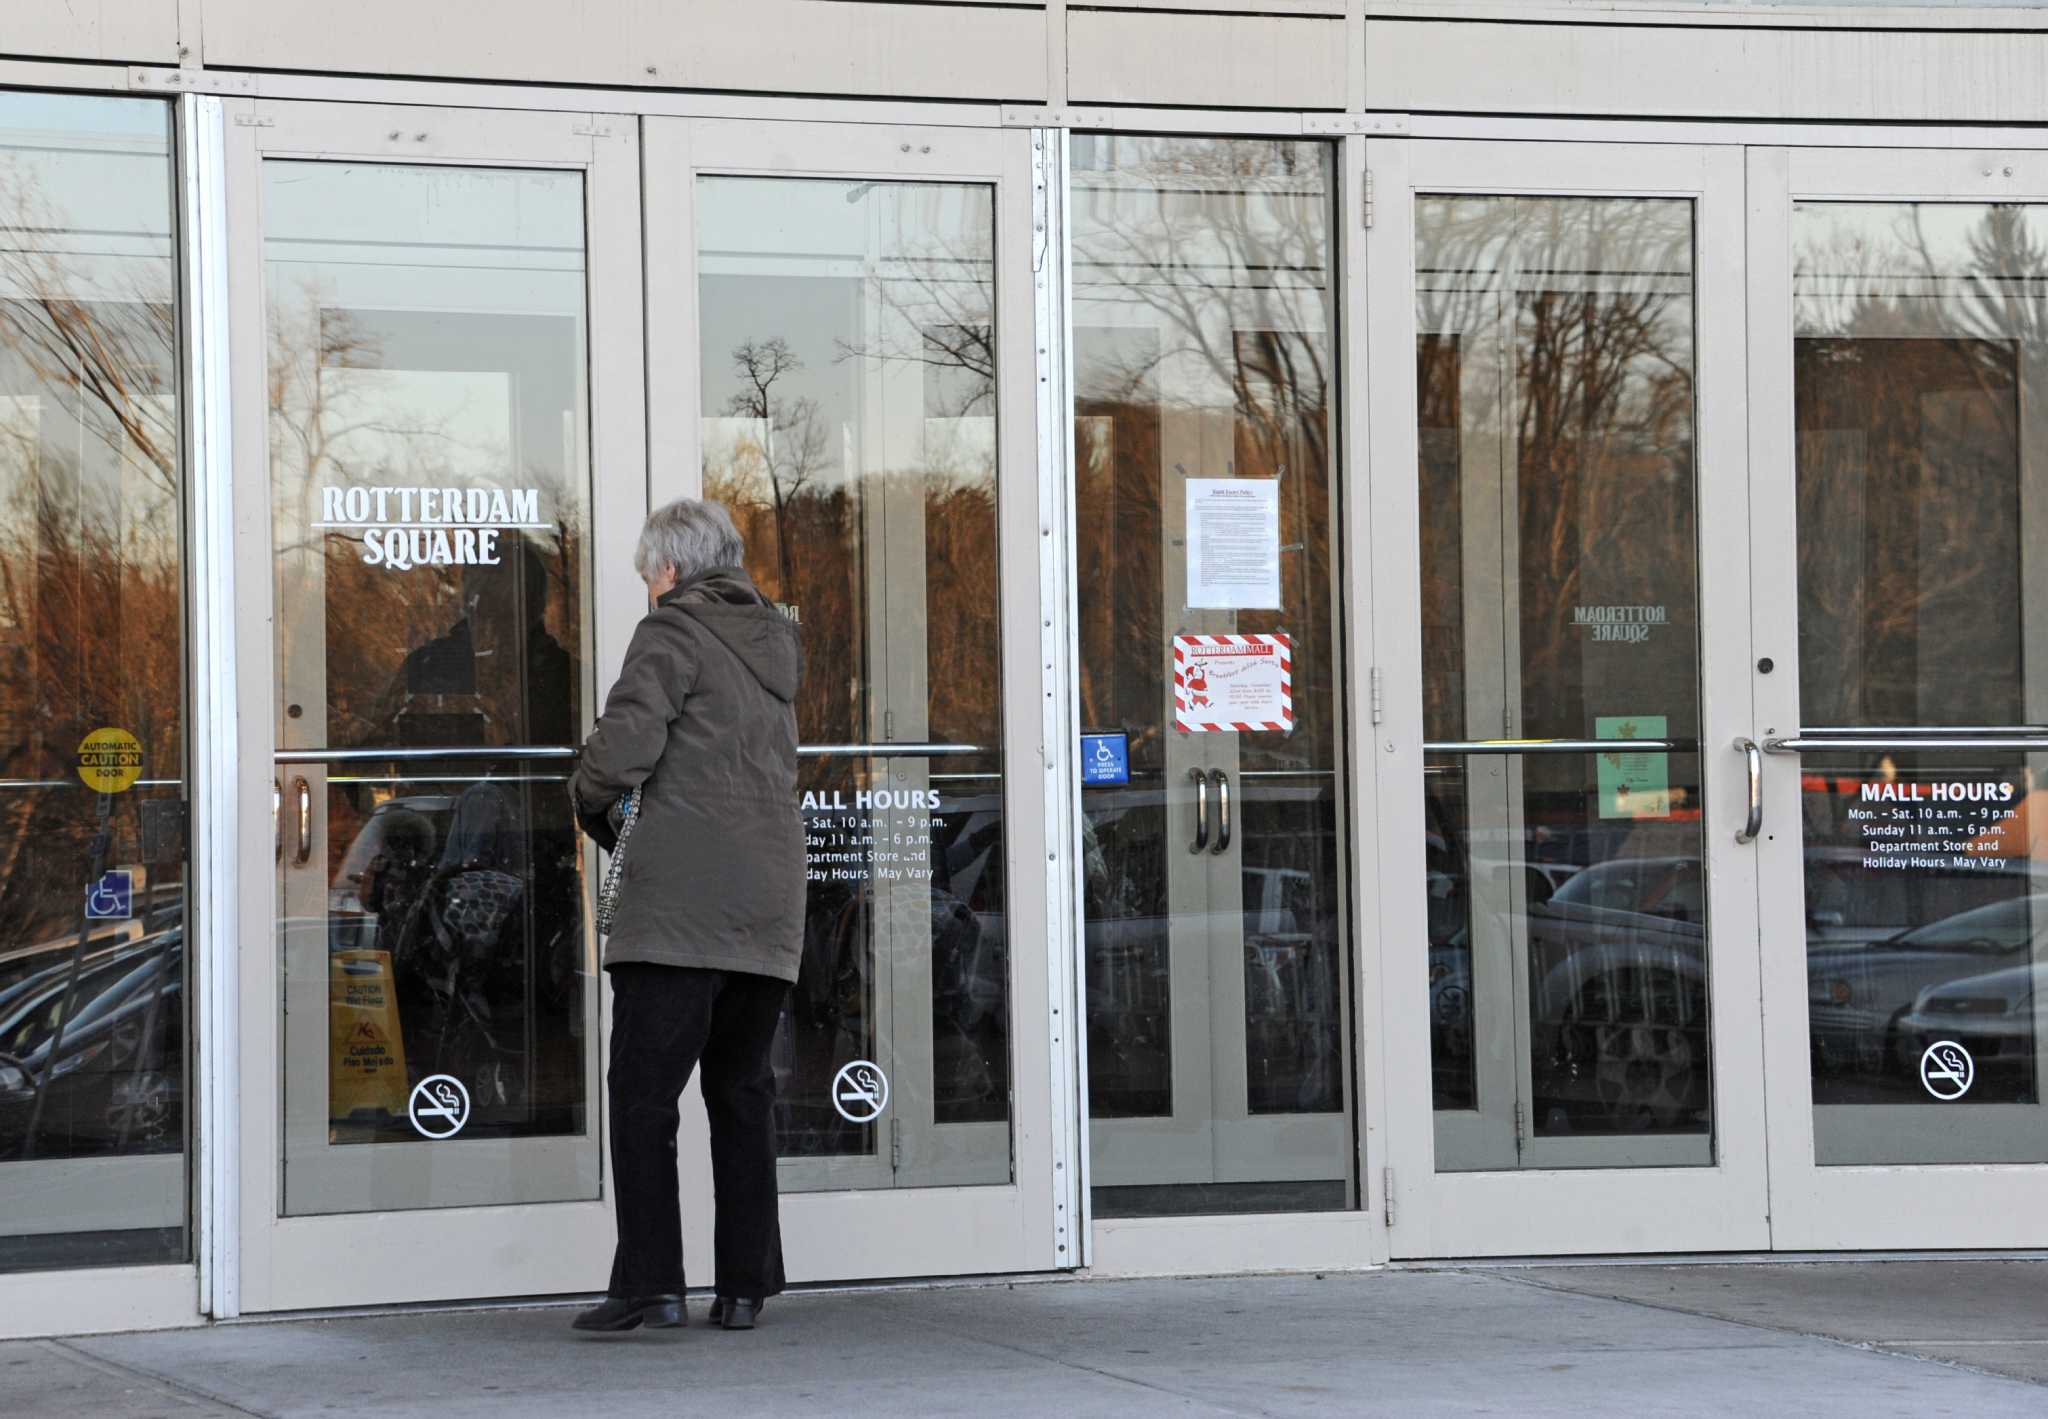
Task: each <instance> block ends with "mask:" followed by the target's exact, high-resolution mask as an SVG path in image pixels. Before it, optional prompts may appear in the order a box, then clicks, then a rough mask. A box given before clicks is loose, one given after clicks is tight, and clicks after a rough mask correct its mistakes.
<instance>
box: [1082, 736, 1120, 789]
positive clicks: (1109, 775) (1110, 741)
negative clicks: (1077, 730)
mask: <svg viewBox="0 0 2048 1419" xmlns="http://www.w3.org/2000/svg"><path fill="white" fill-rule="evenodd" d="M1130 781H1131V743H1130V739H1129V738H1128V737H1127V736H1125V735H1122V734H1084V735H1082V736H1081V782H1082V783H1084V784H1109V783H1114V784H1125V783H1129V782H1130Z"/></svg>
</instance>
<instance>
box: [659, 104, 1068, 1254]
mask: <svg viewBox="0 0 2048 1419" xmlns="http://www.w3.org/2000/svg"><path fill="white" fill-rule="evenodd" d="M644 149H645V169H646V192H645V202H646V222H647V246H648V250H649V252H650V253H652V254H654V255H655V257H656V258H657V259H655V260H653V261H651V262H650V264H649V267H648V271H647V302H648V331H647V334H648V339H647V351H648V369H647V377H648V386H649V389H650V390H651V391H654V393H655V397H652V398H650V400H649V406H648V414H649V429H648V433H649V449H650V458H651V463H650V484H651V487H650V497H651V499H652V501H653V502H654V503H655V504H657V505H658V504H660V503H663V502H666V501H668V500H669V499H671V498H675V497H685V496H696V495H697V494H699V493H700V492H701V489H702V476H703V456H702V450H701V438H700V429H701V410H700V408H699V404H700V402H701V398H702V395H701V390H702V383H701V370H700V367H699V360H700V355H699V338H700V335H699V330H700V327H699V321H698V272H697V242H696V231H697V224H696V184H697V179H698V177H699V176H734V177H762V178H806V177H809V178H822V179H840V180H844V179H852V180H855V181H873V182H889V181H917V182H961V183H973V184H980V185H986V186H990V187H993V188H994V189H995V263H996V270H997V276H996V311H997V315H996V320H997V328H998V332H999V333H998V337H997V338H998V341H999V349H1000V355H999V369H998V375H997V431H996V437H997V447H998V457H999V465H998V466H999V470H1000V471H999V474H998V483H997V488H998V493H997V498H998V513H997V516H998V524H999V533H998V535H999V539H1000V547H1001V554H1002V557H1003V602H1004V604H1003V607H1002V627H1003V629H1002V636H1003V648H1002V656H1003V675H1004V695H1003V703H1004V710H1005V713H1004V717H1003V739H1004V759H1003V763H1004V780H1005V782H1004V793H1005V797H1006V803H1005V810H1004V812H1005V830H1004V835H1005V845H1006V852H1007V854H1008V858H1007V864H1008V871H1009V875H1008V877H1007V878H1006V883H1007V900H1006V904H1005V906H1006V915H1007V920H1008V930H1009V942H1010V972H1011V979H1010V999H1009V1019H1010V1048H1011V1100H1010V1121H1009V1127H1010V1132H1011V1147H1012V1160H1013V1163H1012V1176H1011V1180H1010V1181H1009V1182H1008V1183H1007V1184H993V1185H988V1186H913V1187H901V1188H890V1187H883V1188H873V1189H868V1190H864V1191H832V1192H802V1193H786V1194H785V1195H784V1197H783V1200H782V1225H783V1236H784V1245H785V1250H786V1252H787V1253H788V1256H789V1258H790V1272H791V1276H792V1279H797V1278H801V1279H805V1280H836V1279H842V1278H869V1277H885V1276H920V1275H927V1276H928V1275H945V1274H956V1273H962V1272H991V1271H1040V1270H1051V1269H1056V1268H1061V1267H1071V1266H1075V1265H1077V1264H1079V1257H1078V1255H1077V1254H1076V1252H1077V1248H1076V1247H1075V1246H1074V1245H1073V1242H1072V1236H1071V1231H1072V1227H1071V1222H1070V1219H1071V1218H1072V1217H1073V1216H1074V1215H1075V1214H1074V1203H1073V1191H1072V1184H1071V1181H1070V1180H1071V1179H1072V1178H1073V1177H1074V1176H1075V1173H1076V1168H1075V1165H1074V1162H1073V1159H1074V1147H1073V1138H1074V1127H1075V1125H1074V1109H1073V1099H1072V1096H1071V1093H1070V1089H1069V1085H1068V1073H1067V1071H1068V1069H1069V1068H1070V1065H1069V1061H1068V1058H1067V1054H1066V1052H1067V1049H1068V1048H1069V1046H1068V1044H1067V1041H1066V1038H1065V1037H1066V1035H1067V1031H1065V1030H1064V1029H1062V1028H1061V1025H1060V1022H1061V1020H1062V1019H1064V1018H1071V1016H1063V1015H1062V1014H1061V1013H1060V1012H1061V1011H1062V1010H1063V1009H1066V1008H1068V1007H1067V1002H1068V1001H1069V1000H1071V998H1072V997H1071V993H1070V992H1071V986H1070V984H1069V982H1068V979H1067V959H1066V956H1065V953H1064V951H1063V950H1062V949H1061V947H1060V939H1061V938H1060V936H1059V934H1058V928H1059V925H1060V922H1061V917H1062V913H1061V912H1060V910H1059V909H1058V906H1057V904H1058V903H1059V902H1061V901H1062V900H1064V897H1065V893H1066V892H1067V891H1068V890H1070V888H1068V887H1067V886H1066V885H1065V882H1066V880H1067V875H1068V873H1069V872H1070V870H1071V868H1070V861H1071V859H1070V858H1069V857H1068V856H1067V855H1066V854H1063V853H1062V852H1061V851H1060V847H1061V843H1062V839H1063V837H1064V836H1065V835H1064V833H1063V831H1062V825H1064V823H1065V822H1066V813H1067V811H1068V810H1067V806H1066V801H1065V790H1064V779H1065V776H1066V774H1067V773H1069V772H1071V771H1072V765H1073V759H1072V748H1071V746H1070V745H1069V744H1068V743H1067V736H1066V734H1065V730H1064V723H1065V711H1064V706H1063V696H1061V695H1060V694H1057V693H1055V690H1054V686H1055V685H1056V684H1057V683H1058V680H1059V677H1060V676H1061V675H1062V673H1063V668H1062V657H1063V655H1064V652H1061V653H1060V654H1055V653H1054V651H1053V649H1052V647H1053V644H1054V637H1055V636H1058V635H1061V634H1063V633H1064V629H1065V625H1066V615H1065V610H1064V602H1065V599H1066V597H1065V586H1064V582H1063V580H1062V576H1063V573H1062V567H1063V565H1064V564H1063V562H1062V561H1061V556H1062V555H1063V552H1064V547H1063V545H1062V544H1063V538H1058V537H1055V535H1054V533H1055V526H1056V524H1055V513H1054V508H1055V507H1057V504H1048V502H1047V498H1048V495H1049V494H1048V489H1047V486H1046V485H1047V481H1048V479H1047V475H1046V463H1045V458H1044V452H1043V424H1044V419H1045V415H1044V401H1045V400H1046V399H1047V398H1049V397H1050V394H1051V391H1052V389H1053V381H1052V379H1051V377H1050V376H1051V370H1050V369H1049V368H1046V367H1044V366H1043V362H1044V361H1046V360H1048V359H1049V358H1050V343H1049V341H1048V339H1047V338H1046V335H1045V333H1044V330H1043V328H1042V320H1043V318H1044V312H1045V307H1046V302H1047V294H1048V291H1049V283H1050V276H1049V274H1048V272H1047V270H1046V268H1047V266H1048V265H1049V264H1050V263H1049V261H1048V256H1049V254H1050V253H1049V250H1048V244H1049V238H1048V233H1047V226H1048V217H1047V214H1046V210H1045V203H1046V195H1045V180H1046V178H1045V169H1046V167H1047V165H1048V162H1049V159H1048V155H1047V153H1046V148H1045V139H1044V137H1043V135H1040V134H1034V133H1032V132H1029V131H1027V130H1022V129H1010V130H1004V129H986V128H983V129H976V128H946V127H924V126H903V125H896V124H861V123H802V122H780V121H774V120H767V121H751V122H750V121H741V120H735V119H692V118H669V117H649V118H647V119H646V120H645V126H644ZM1026 705H1036V706H1037V707H1038V710H1039V712H1038V713H1037V714H1036V715H1034V714H1032V713H1031V712H1029V711H1028V710H1025V709H1024V708H1023V707H1024V706H1026ZM1041 770H1042V771H1043V773H1044V775H1045V777H1044V781H1043V782H1042V783H1034V782H1033V781H1032V780H1033V779H1035V778H1036V777H1037V775H1038V773H1039V772H1040V771H1041ZM692 1088H693V1090H694V1088H695V1086H694V1085H693V1086H692ZM682 1148H683V1154H684V1158H685V1164H684V1179H683V1192H684V1198H685V1209H684V1241H685V1247H686V1249H690V1248H701V1247H706V1246H708V1245H709V1242H710V1236H711V1232H710V1207H709V1199H710V1192H711V1188H710V1172H709V1159H708V1144H707V1141H706V1139H705V1138H704V1136H703V1125H702V1123H701V1115H698V1114H696V1112H695V1111H694V1110H692V1109H691V1108H689V1107H688V1106H686V1107H685V1110H684V1125H683V1143H682Z"/></svg>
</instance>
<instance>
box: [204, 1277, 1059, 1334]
mask: <svg viewBox="0 0 2048 1419" xmlns="http://www.w3.org/2000/svg"><path fill="white" fill-rule="evenodd" d="M1078 1279H1081V1278H1080V1274H1079V1273H1078V1272H1073V1271H1020V1272H1016V1273H991V1274H977V1275H970V1276H898V1277H887V1278H884V1279H881V1280H876V1281H807V1282H799V1283H794V1284H792V1285H790V1286H789V1287H788V1288H786V1289H785V1290H784V1291H783V1292H782V1294H783V1295H785V1296H860V1295H874V1294H878V1293H881V1292H886V1291H965V1290H988V1289H992V1288H994V1287H997V1286H1008V1287H1010V1288H1012V1289H1015V1288H1016V1287H1018V1286H1039V1285H1045V1284H1047V1283H1051V1282H1059V1281H1073V1280H1078ZM713 1294H714V1292H713V1290H712V1288H711V1287H709V1286H692V1287H691V1288H690V1289H689V1290H688V1292H687V1293H686V1295H687V1297H688V1299H690V1300H693V1301H709V1300H710V1299H711V1298H712V1296H713ZM603 1299H604V1293H603V1292H602V1291H583V1292H572V1293H562V1292H549V1293H545V1294H540V1295H531V1296H487V1297H482V1298H479V1299H476V1300H468V1301H392V1302H389V1303H388V1304H385V1305H377V1306H332V1307H314V1308H309V1309H301V1310H289V1311H257V1312H252V1313H250V1314H248V1315H240V1316H236V1317H234V1318H233V1319H231V1320H225V1321H221V1322H219V1324H221V1325H285V1324H289V1323H291V1322H294V1321H305V1320H364V1319H373V1318H375V1317H379V1316H408V1315H457V1314H469V1313H472V1312H484V1311H549V1310H567V1309H570V1308H572V1307H578V1306H589V1305H594V1304H595V1303H597V1302H598V1301H601V1300H603Z"/></svg>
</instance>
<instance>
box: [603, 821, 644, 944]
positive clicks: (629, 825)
mask: <svg viewBox="0 0 2048 1419" xmlns="http://www.w3.org/2000/svg"><path fill="white" fill-rule="evenodd" d="M619 816H620V822H619V840H618V841H617V842H615V843H613V844H612V860H611V863H610V865H609V866H607V867H606V868H605V870H604V881H603V882H602V883H600V884H599V885H598V889H597V929H598V932H599V933H600V934H601V935H605V936H609V935H611V930H612V917H613V916H614V915H615V914H616V913H617V912H618V909H619V882H620V879H622V878H623V877H624V876H625V872H626V840H627V839H628V838H630V837H632V836H633V825H634V824H635V823H637V822H639V821H640V790H639V789H637V788H636V789H634V790H633V791H632V792H631V793H629V794H627V795H626V796H625V797H624V798H622V799H620V800H619Z"/></svg>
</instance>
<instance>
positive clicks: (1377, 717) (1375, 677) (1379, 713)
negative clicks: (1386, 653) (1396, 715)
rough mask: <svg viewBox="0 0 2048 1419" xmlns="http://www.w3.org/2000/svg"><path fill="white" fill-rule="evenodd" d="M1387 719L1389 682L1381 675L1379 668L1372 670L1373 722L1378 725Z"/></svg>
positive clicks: (1375, 667)
mask: <svg viewBox="0 0 2048 1419" xmlns="http://www.w3.org/2000/svg"><path fill="white" fill-rule="evenodd" d="M1386 717H1387V682H1386V679H1385V677H1384V676H1382V675H1381V674H1380V668H1379V666H1377V665H1375V666H1373V668H1372V722H1373V723H1374V724H1378V723H1379V722H1380V721H1381V720H1383V719H1385V718H1386Z"/></svg>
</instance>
